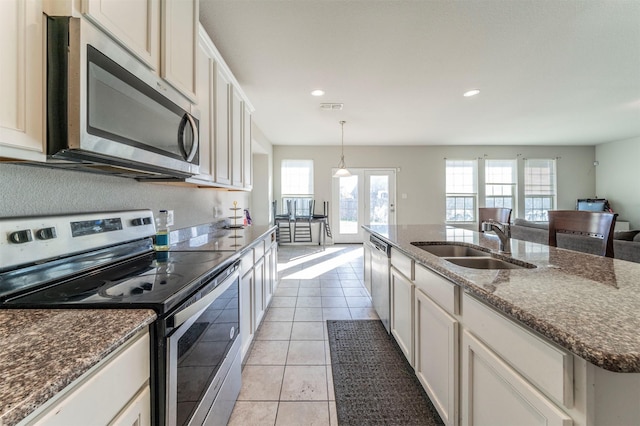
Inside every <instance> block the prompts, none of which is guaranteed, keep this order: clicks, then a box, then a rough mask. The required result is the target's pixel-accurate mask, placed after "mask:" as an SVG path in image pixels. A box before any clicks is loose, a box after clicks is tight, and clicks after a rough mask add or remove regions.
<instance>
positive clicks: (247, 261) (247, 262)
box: [240, 249, 255, 275]
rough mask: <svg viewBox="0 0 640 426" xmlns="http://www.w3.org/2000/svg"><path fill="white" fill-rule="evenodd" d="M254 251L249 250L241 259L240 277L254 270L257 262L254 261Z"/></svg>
mask: <svg viewBox="0 0 640 426" xmlns="http://www.w3.org/2000/svg"><path fill="white" fill-rule="evenodd" d="M253 259H254V257H253V249H249V250H247V252H246V253H245V254H243V255H242V257H241V258H240V275H244V274H246V273H247V271H250V270H251V268H253V264H254V263H255V261H254V260H253Z"/></svg>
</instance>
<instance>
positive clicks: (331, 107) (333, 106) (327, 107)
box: [320, 103, 344, 111]
mask: <svg viewBox="0 0 640 426" xmlns="http://www.w3.org/2000/svg"><path fill="white" fill-rule="evenodd" d="M343 107H344V104H337V103H322V104H320V109H321V110H323V111H341V110H342V108H343Z"/></svg>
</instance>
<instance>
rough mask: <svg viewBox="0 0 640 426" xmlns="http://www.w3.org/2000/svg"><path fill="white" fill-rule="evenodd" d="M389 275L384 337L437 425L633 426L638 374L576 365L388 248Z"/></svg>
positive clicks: (639, 409) (639, 414)
mask: <svg viewBox="0 0 640 426" xmlns="http://www.w3.org/2000/svg"><path fill="white" fill-rule="evenodd" d="M365 246H366V244H365ZM364 260H365V271H366V270H367V263H366V262H368V260H367V250H366V249H365V259H364ZM389 275H390V283H389V284H390V293H391V294H390V296H391V315H390V317H391V318H390V325H391V334H392V335H393V337H394V338H395V340H396V341H397V342H398V345H399V346H400V348H401V350H402V351H403V352H404V354H405V356H407V359H409V361H410V362H411V363H412V365H413V367H414V371H415V374H416V376H417V378H418V380H419V381H420V383H421V384H422V386H423V388H424V389H425V391H426V393H427V395H428V396H429V398H430V399H431V401H432V402H433V404H434V406H435V408H436V410H437V411H438V413H439V414H440V417H441V418H442V420H443V421H444V423H445V424H446V425H448V426H452V425H454V426H455V425H458V424H460V425H463V426H502V425H504V426H529V425H548V426H600V425H606V426H631V425H634V426H635V425H640V404H638V395H640V373H615V372H611V371H607V370H604V369H602V368H599V367H597V366H595V365H593V364H591V363H589V362H587V361H586V360H584V359H582V358H579V357H578V356H576V355H574V354H572V353H570V352H569V351H568V350H566V349H565V348H563V347H561V346H559V345H557V344H555V343H554V342H552V341H551V340H549V339H546V338H544V337H543V336H540V335H539V334H538V333H536V332H535V331H533V330H531V329H529V328H528V327H526V326H525V325H523V324H522V323H520V322H518V321H516V320H514V319H512V318H511V317H509V316H507V315H505V314H504V313H503V312H501V311H499V310H498V309H496V308H494V307H492V306H490V305H489V304H488V303H486V302H483V301H481V299H480V298H478V297H476V296H474V295H472V294H471V293H467V292H464V291H462V287H461V286H459V285H457V284H455V283H454V282H452V281H451V280H450V279H448V278H445V277H444V276H443V275H441V274H439V273H436V272H434V271H433V270H431V269H429V268H427V267H426V266H424V265H422V264H416V263H414V259H411V258H409V257H408V256H407V255H406V254H405V253H404V252H400V251H399V250H397V249H395V248H394V249H392V251H391V267H390V274H389ZM367 278H368V277H367V275H365V281H366V280H367Z"/></svg>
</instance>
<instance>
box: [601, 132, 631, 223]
mask: <svg viewBox="0 0 640 426" xmlns="http://www.w3.org/2000/svg"><path fill="white" fill-rule="evenodd" d="M639 159H640V137H637V138H633V139H627V140H624V141H616V142H609V143H605V144H601V145H597V146H596V160H597V161H598V163H599V164H598V166H596V194H597V195H598V197H601V198H607V199H608V200H609V202H610V203H611V208H613V211H614V212H616V213H618V214H619V216H618V220H626V221H628V222H630V224H629V227H630V229H640V170H638V169H639V164H640V163H639Z"/></svg>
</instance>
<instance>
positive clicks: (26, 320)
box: [0, 309, 156, 425]
mask: <svg viewBox="0 0 640 426" xmlns="http://www.w3.org/2000/svg"><path fill="white" fill-rule="evenodd" d="M155 318H156V315H155V313H154V312H153V311H151V310H146V309H135V310H133V309H132V310H114V309H104V310H100V309H95V310H84V309H66V310H65V309H46V310H45V309H33V310H31V309H6V310H0V424H1V425H14V424H16V423H18V422H19V421H20V420H22V419H23V418H25V417H26V416H27V415H28V414H30V413H31V412H33V411H34V410H35V409H36V408H38V407H39V406H41V405H42V404H43V403H45V402H46V401H47V400H49V399H50V398H51V397H53V396H54V395H55V394H56V393H58V392H60V391H61V390H63V389H64V388H65V387H66V386H67V385H69V384H70V383H71V382H73V381H74V380H75V379H77V378H78V377H80V376H81V375H82V374H83V373H85V372H86V371H87V370H88V369H89V368H91V367H92V366H94V365H95V364H97V363H98V362H99V361H100V360H102V359H103V358H105V357H106V356H107V355H108V354H110V353H111V352H113V351H114V350H115V349H116V348H118V347H119V346H120V345H122V344H123V343H124V342H125V341H127V340H128V339H129V338H131V337H132V336H133V335H135V334H136V333H137V332H138V331H140V330H142V329H143V328H144V327H146V326H147V325H149V324H150V323H151V322H153V321H154V320H155Z"/></svg>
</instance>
